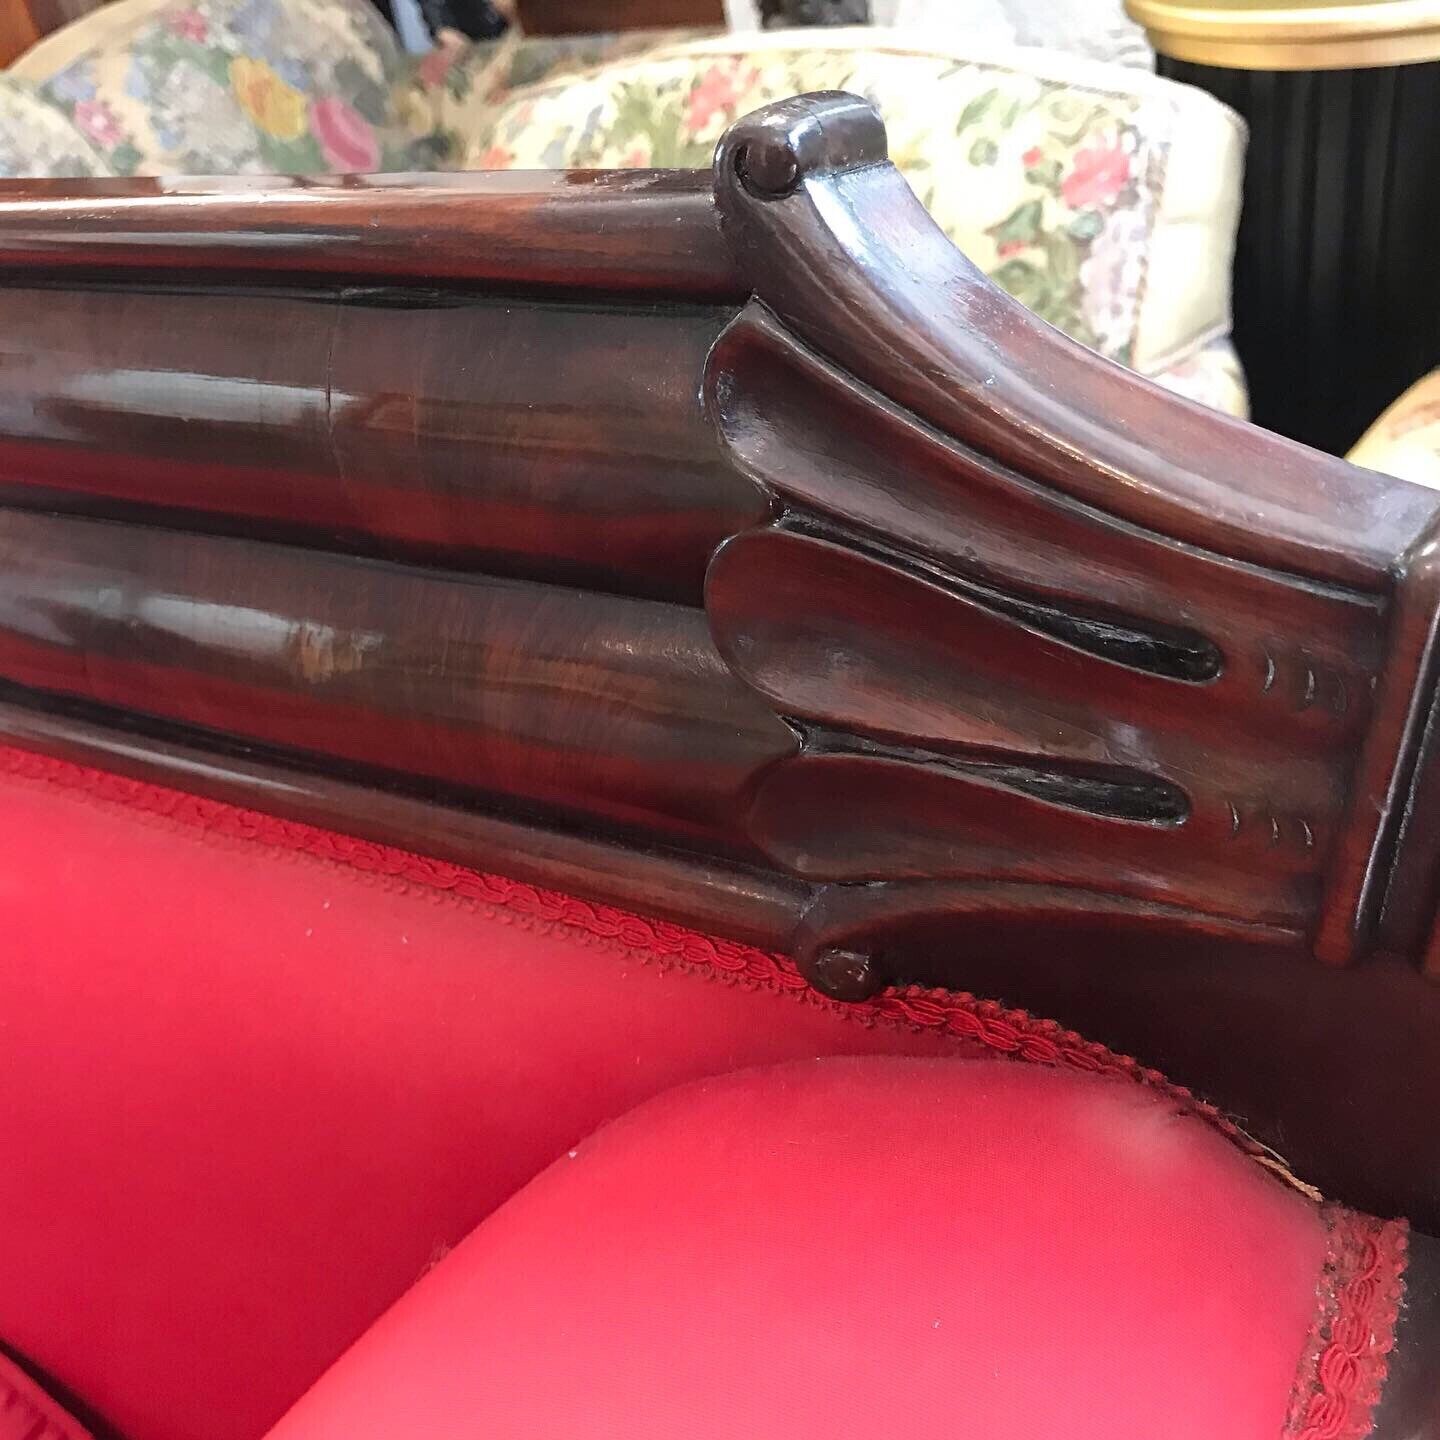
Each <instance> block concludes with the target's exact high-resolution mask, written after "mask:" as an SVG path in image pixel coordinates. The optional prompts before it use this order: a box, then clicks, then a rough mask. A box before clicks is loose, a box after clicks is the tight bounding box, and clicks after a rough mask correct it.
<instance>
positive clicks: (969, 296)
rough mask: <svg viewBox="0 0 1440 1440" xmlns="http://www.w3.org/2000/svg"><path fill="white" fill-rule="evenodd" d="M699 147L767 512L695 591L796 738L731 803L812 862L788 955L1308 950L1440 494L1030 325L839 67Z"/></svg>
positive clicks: (859, 991)
mask: <svg viewBox="0 0 1440 1440" xmlns="http://www.w3.org/2000/svg"><path fill="white" fill-rule="evenodd" d="M716 166H717V176H716V185H717V198H718V203H719V206H720V211H721V215H722V220H723V224H724V226H725V228H726V231H727V234H728V236H729V238H730V242H731V244H732V246H733V247H734V249H735V251H736V254H737V257H738V258H739V262H740V264H741V267H742V269H748V273H749V274H750V275H751V276H752V277H753V280H754V282H755V299H754V301H753V302H752V303H751V305H750V306H749V307H748V308H747V309H746V310H745V311H743V312H742V313H741V315H740V316H739V317H738V318H737V319H736V321H735V322H733V323H732V325H731V326H730V328H729V329H728V330H727V332H726V333H725V334H724V335H723V336H722V337H721V339H720V340H719V342H718V343H717V345H716V347H715V349H714V351H713V352H712V354H711V357H710V362H709V366H708V371H707V377H706V397H707V404H708V407H709V411H710V414H711V417H712V420H713V421H714V423H715V425H716V427H717V430H718V432H719V434H720V437H721V440H722V442H723V444H724V445H725V446H726V448H727V450H728V452H729V455H730V457H731V459H732V461H733V462H734V463H735V464H736V465H737V467H738V468H739V469H741V470H742V471H743V472H744V473H746V474H748V475H749V476H750V477H751V478H752V479H754V480H756V481H757V482H759V483H761V484H763V485H764V486H766V487H767V489H768V490H769V491H770V492H771V493H772V494H774V495H775V496H776V497H777V499H778V501H779V502H780V504H781V506H782V510H783V513H782V515H781V517H780V518H779V519H778V520H776V521H775V522H773V523H771V524H769V525H766V526H764V527H761V528H759V529H756V530H751V531H747V532H745V533H742V534H741V535H738V536H736V537H734V538H733V539H731V540H730V541H728V542H727V543H726V544H725V545H724V546H722V547H721V548H720V550H719V551H718V552H717V554H716V555H715V557H714V559H713V560H712V562H711V565H710V570H709V575H708V579H707V586H706V608H707V611H708V613H709V616H710V623H711V629H712V633H713V635H714V637H715V640H716V643H717V646H718V648H719V650H720V652H721V654H722V655H723V656H724V657H725V659H726V660H727V661H728V662H729V664H730V665H731V667H732V669H733V670H734V671H735V673H736V674H737V675H739V676H740V677H741V679H743V680H744V681H745V682H746V684H748V685H749V686H750V687H751V688H752V689H753V690H754V691H756V692H757V693H758V694H760V695H761V696H762V697H764V699H765V700H766V701H767V702H768V703H769V704H770V705H771V706H772V708H773V709H774V710H775V712H776V713H777V714H779V715H782V716H784V717H785V718H786V719H787V720H788V721H789V722H790V723H791V724H793V725H794V726H796V728H797V729H798V730H799V732H800V733H801V735H802V737H803V744H802V746H801V749H800V752H799V754H798V755H796V756H794V757H791V758H788V759H785V760H783V761H781V762H779V763H778V764H776V765H775V766H773V767H772V768H771V769H770V770H769V771H768V772H767V773H766V774H765V775H764V776H763V777H762V779H761V781H760V783H759V784H758V786H757V788H756V791H755V795H754V801H753V805H752V808H751V811H750V821H749V826H750V832H751V834H752V836H753V838H754V840H755V842H756V844H757V845H758V846H759V847H760V848H761V850H762V851H764V852H765V853H766V854H768V855H769V856H770V857H771V859H772V860H773V861H775V863H777V864H778V865H780V866H782V867H783V868H785V869H786V870H788V871H789V872H791V873H792V874H795V875H798V876H800V877H802V878H803V879H805V880H807V881H809V882H811V884H812V885H813V886H814V887H815V895H816V899H815V901H814V903H813V905H812V906H811V908H810V911H809V913H808V914H807V915H806V917H805V919H804V921H803V922H802V924H801V926H800V929H799V931H798V932H797V935H796V936H795V940H794V944H795V948H796V950H797V953H798V955H799V958H800V960H801V963H802V965H803V966H805V967H806V969H807V972H808V973H809V974H810V976H811V978H812V980H813V981H814V982H815V983H816V984H817V985H819V986H820V987H821V988H822V989H825V990H827V991H829V992H830V993H832V994H838V995H845V996H849V997H857V996H860V995H863V994H866V993H870V992H872V991H873V990H874V989H875V988H876V987H877V986H879V985H881V984H883V983H885V981H886V980H887V979H888V978H891V975H892V967H891V965H890V964H889V963H888V962H887V960H886V956H885V952H886V950H887V948H888V947H889V946H890V945H891V944H892V943H893V942H894V941H895V940H896V938H897V937H900V936H905V935H908V934H910V933H911V932H917V931H924V930H925V929H926V928H927V926H928V927H929V928H930V929H931V930H932V931H933V930H934V928H935V927H934V925H933V923H932V922H933V921H935V919H936V918H937V917H944V916H951V917H955V918H959V917H961V916H964V917H966V923H967V925H968V924H969V922H970V920H972V919H973V918H974V917H977V916H981V915H984V916H986V917H988V920H989V922H990V925H989V930H988V931H987V933H992V932H993V931H994V928H995V923H997V922H998V923H999V924H1000V925H1001V928H1002V929H1003V928H1004V926H1006V925H1012V926H1013V927H1014V928H1015V929H1016V931H1017V932H1019V931H1024V930H1026V929H1027V928H1029V929H1031V932H1032V933H1034V934H1038V933H1040V932H1041V931H1043V930H1045V929H1046V927H1058V928H1060V929H1062V930H1063V928H1064V927H1065V925H1066V924H1067V923H1070V924H1079V925H1081V926H1084V925H1091V924H1093V925H1096V926H1098V927H1099V928H1100V929H1102V930H1103V931H1104V932H1105V933H1106V934H1109V935H1116V936H1119V935H1123V934H1124V933H1126V932H1127V931H1128V932H1129V933H1132V934H1135V935H1139V936H1143V937H1146V938H1147V940H1151V941H1153V937H1154V936H1155V935H1156V934H1157V933H1174V932H1179V931H1189V932H1191V933H1199V934H1206V935H1210V936H1223V937H1226V938H1229V939H1242V940H1260V941H1263V942H1266V943H1270V944H1278V945H1289V946H1303V945H1309V946H1312V947H1313V946H1314V945H1315V943H1316V937H1317V934H1319V933H1320V931H1321V930H1322V929H1323V928H1324V927H1325V926H1326V924H1327V922H1328V923H1329V924H1330V927H1331V929H1332V930H1334V929H1335V928H1336V925H1335V922H1334V918H1333V917H1334V916H1336V915H1342V916H1344V915H1350V916H1353V915H1355V914H1357V913H1358V912H1359V910H1360V908H1361V907H1362V904H1363V895H1362V894H1361V893H1360V892H1361V890H1362V889H1363V888H1364V887H1363V883H1362V882H1361V881H1359V880H1357V878H1356V866H1355V856H1356V855H1357V854H1360V853H1363V852H1367V851H1368V850H1373V849H1375V848H1376V847H1377V846H1378V845H1380V844H1381V829H1382V824H1381V821H1380V820H1379V819H1377V815H1376V813H1375V810H1376V807H1375V806H1373V805H1372V804H1370V803H1369V800H1368V795H1367V796H1358V797H1357V795H1356V794H1355V793H1354V785H1353V783H1352V782H1353V777H1354V775H1355V773H1356V761H1357V756H1361V755H1362V751H1363V754H1364V757H1365V758H1364V759H1363V761H1362V765H1361V769H1362V771H1364V772H1365V773H1367V774H1368V773H1369V771H1372V770H1373V771H1375V772H1376V773H1380V772H1385V770H1386V760H1385V757H1386V756H1387V755H1389V756H1390V759H1391V762H1392V764H1391V768H1392V769H1393V768H1394V765H1396V764H1399V763H1400V760H1399V751H1400V748H1401V747H1400V744H1399V737H1398V734H1397V735H1392V734H1390V733H1389V732H1388V730H1387V728H1386V727H1387V726H1388V725H1389V724H1390V720H1391V719H1392V718H1393V717H1391V716H1390V715H1389V711H1390V710H1393V708H1394V706H1393V703H1392V701H1391V699H1389V698H1387V697H1388V692H1387V691H1386V690H1385V689H1384V688H1383V687H1382V691H1381V695H1380V700H1381V703H1380V705H1378V706H1377V705H1376V704H1375V703H1374V700H1373V696H1374V694H1375V690H1376V685H1377V681H1378V677H1379V676H1380V674H1381V671H1382V669H1383V668H1384V665H1385V657H1386V652H1387V648H1389V649H1393V636H1392V635H1391V634H1390V633H1389V628H1390V609H1391V603H1390V602H1391V600H1392V598H1393V586H1394V568H1395V565H1396V561H1397V557H1399V556H1402V555H1404V554H1405V553H1406V552H1407V551H1408V550H1409V549H1410V548H1411V547H1413V546H1414V545H1415V544H1416V543H1417V537H1419V536H1420V535H1421V534H1422V533H1423V531H1424V528H1425V525H1426V524H1427V522H1428V521H1429V519H1430V517H1431V516H1432V515H1433V513H1434V510H1435V497H1434V496H1432V495H1428V494H1426V493H1425V492H1422V491H1418V490H1417V489H1415V488H1414V487H1411V486H1407V485H1404V484H1403V483H1401V482H1398V481H1394V482H1392V481H1389V480H1386V479H1384V478H1382V477H1379V476H1372V475H1369V474H1368V473H1366V472H1360V471H1357V470H1355V469H1354V468H1353V467H1350V466H1348V465H1345V464H1344V463H1343V462H1341V461H1338V460H1334V459H1332V458H1330V457H1326V456H1320V455H1318V454H1316V453H1315V452H1312V451H1309V450H1306V449H1305V448H1304V447H1300V446H1296V445H1293V444H1291V443H1289V442H1287V441H1283V440H1281V439H1279V438H1278V437H1275V436H1272V435H1268V434H1267V433H1266V432H1264V431H1260V430H1258V429H1255V428H1254V427H1251V426H1246V425H1243V424H1240V423H1239V422H1235V421H1231V420H1228V419H1227V418H1225V417H1220V416H1216V415H1213V414H1211V413H1210V412H1207V411H1204V410H1202V409H1201V408H1200V407H1197V406H1194V405H1191V404H1189V403H1188V402H1185V401H1182V400H1180V399H1178V398H1176V397H1174V396H1171V395H1168V394H1165V393H1164V392H1161V391H1160V390H1158V389H1157V388H1156V387H1153V386H1151V385H1148V384H1147V383H1146V382H1144V381H1142V380H1140V379H1138V378H1137V377H1135V376H1133V375H1130V374H1128V373H1127V372H1124V371H1122V370H1120V369H1119V368H1118V367H1115V366H1112V365H1109V364H1108V363H1106V362H1103V361H1100V360H1098V359H1097V358H1096V357H1095V356H1093V355H1092V354H1090V353H1089V352H1087V351H1085V350H1083V349H1082V348H1081V347H1079V346H1077V345H1074V344H1073V343H1072V342H1070V341H1068V340H1067V339H1066V338H1065V337H1063V336H1061V335H1060V334H1059V333H1058V332H1056V331H1054V330H1052V329H1051V328H1050V327H1049V326H1047V325H1045V324H1043V323H1042V322H1041V321H1039V320H1038V319H1036V318H1035V317H1034V316H1033V315H1031V314H1030V313H1029V312H1028V311H1025V310H1024V309H1023V308H1021V307H1020V306H1018V305H1017V304H1015V302H1013V301H1011V300H1010V299H1009V298H1008V297H1006V296H1004V295H1003V294H1001V293H1000V292H999V291H998V290H996V289H995V287H994V286H992V285H991V284H990V283H989V282H988V281H987V280H986V279H985V278H984V277H983V276H982V275H980V274H979V272H978V271H976V270H975V269H974V268H973V267H972V266H970V265H969V264H968V262H966V261H965V260H964V258H963V257H962V256H960V255H959V254H958V253H957V252H956V251H955V250H954V249H953V247H952V246H950V244H949V243H948V241H946V240H945V238H944V237H943V236H942V235H941V234H940V232H939V231H938V230H937V229H936V228H935V226H934V225H933V223H932V222H931V221H930V220H929V217H928V216H927V215H926V214H925V212H924V210H923V208H922V207H921V206H920V205H919V202H918V201H917V200H916V199H915V198H914V196H913V195H912V194H911V192H910V191H909V189H908V187H907V186H906V185H905V183H904V181H903V180H902V179H901V177H900V176H899V174H898V173H897V172H896V171H895V170H894V168H893V167H892V166H890V165H889V163H888V161H887V157H886V143H885V134H884V129H883V126H882V125H881V123H880V121H879V119H878V117H877V116H876V115H875V113H874V111H873V110H872V109H871V108H870V107H869V106H868V105H867V104H865V103H864V102H863V101H861V100H858V99H856V98H855V97H853V96H846V95H817V96H807V97H799V98H797V99H795V100H792V101H787V102H785V103H783V104H781V105H777V106H773V107H771V108H769V109H768V110H765V111H761V112H759V113H758V114H756V115H754V116H751V117H748V118H747V119H746V120H744V121H742V122H741V123H740V124H739V125H737V126H736V127H735V128H734V129H733V130H732V131H731V132H730V134H729V135H727V137H726V138H725V140H724V141H723V142H722V144H721V146H720V149H719V152H718V154H717V157H716ZM1390 688H1391V689H1393V688H1394V683H1391V686H1390ZM1387 707H1388V708H1387ZM1377 714H1378V717H1379V718H1378V719H1377V718H1376V717H1377ZM1377 756H1379V757H1380V758H1379V759H1378V760H1377V759H1376V757H1377ZM1387 773H1388V772H1387ZM1372 778H1373V777H1372ZM1368 783H1370V782H1369V781H1367V784H1368ZM1352 882H1354V883H1352ZM1035 927H1038V929H1037V928H1035ZM942 929H943V927H942ZM1339 929H1340V930H1342V931H1345V926H1344V925H1343V924H1342V925H1340V926H1339ZM1345 935H1346V937H1347V938H1344V939H1342V941H1341V942H1340V943H1338V944H1337V945H1335V946H1334V947H1333V948H1334V951H1335V953H1334V954H1333V955H1332V956H1331V957H1330V958H1340V959H1343V958H1348V956H1349V954H1350V953H1353V951H1354V949H1355V948H1356V946H1355V938H1356V932H1355V927H1354V926H1353V924H1352V925H1351V926H1350V928H1349V930H1348V931H1345Z"/></svg>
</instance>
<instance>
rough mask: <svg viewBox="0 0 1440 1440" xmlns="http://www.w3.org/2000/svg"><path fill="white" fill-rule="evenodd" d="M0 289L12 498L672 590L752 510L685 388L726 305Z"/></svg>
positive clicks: (600, 583)
mask: <svg viewBox="0 0 1440 1440" xmlns="http://www.w3.org/2000/svg"><path fill="white" fill-rule="evenodd" d="M4 305H5V317H6V323H5V325H4V327H3V328H0V501H3V502H5V503H8V504H14V505H18V506H25V507H29V508H34V509H45V510H68V511H73V512H76V513H84V514H89V515H95V516H103V517H106V518H111V519H124V518H144V519H147V520H149V521H150V522H152V523H153V522H154V521H156V520H157V519H163V520H164V521H165V522H166V523H168V524H171V525H174V526H183V527H184V528H186V529H190V530H211V531H215V532H218V533H238V534H243V535H246V536H249V537H252V538H263V539H293V540H296V541H297V542H302V543H305V544H307V545H311V546H314V547H316V548H324V549H330V550H339V551H342V552H349V553H356V552H359V553H366V554H371V555H376V556H381V557H384V558H389V559H407V558H408V559H416V560H425V561H430V562H433V563H436V564H442V565H444V566H447V567H450V568H455V569H463V570H469V571H484V572H486V573H489V574H495V575H515V576H527V577H530V578H536V579H544V580H548V581H551V582H556V583H566V584H575V585H587V586H590V587H593V588H596V589H604V590H620V591H623V592H627V593H632V594H637V595H654V596H658V597H662V598H673V599H680V600H686V601H689V602H691V603H698V601H699V599H700V592H701V586H702V583H703V579H704V574H705V565H706V561H707V559H708V557H709V555H710V553H711V551H713V550H714V549H715V547H716V546H717V545H718V544H719V543H720V542H721V541H722V540H723V539H725V538H726V537H727V536H728V535H732V534H734V533H736V532H737V531H739V530H743V529H745V528H746V527H747V526H749V525H752V524H756V523H758V522H760V521H761V520H763V519H766V518H768V517H769V515H770V512H771V508H772V507H771V502H770V500H769V498H768V496H767V495H766V494H764V492H763V491H762V489H761V487H759V486H758V485H756V484H754V483H753V482H751V481H748V480H746V479H745V478H744V477H742V476H740V475H738V474H736V473H735V471H734V470H733V469H732V468H731V467H729V466H728V465H726V464H725V463H724V457H723V455H722V453H721V451H720V447H719V446H718V444H717V443H716V439H715V436H714V434H713V431H712V429H711V427H710V425H709V424H708V422H707V420H706V417H705V414H704V411H703V408H702V405H701V402H700V397H699V393H698V387H697V384H696V377H697V376H698V375H699V374H700V373H701V371H702V370H703V368H704V364H705V357H706V354H707V353H708V351H709V349H710V347H711V346H712V345H713V343H714V341H715V338H716V336H717V335H718V334H719V332H720V330H721V329H722V328H723V326H724V324H725V322H726V320H727V318H728V315H729V312H726V311H720V310H715V309H711V308H709V307H698V306H697V307H695V308H693V309H689V310H686V311H684V312H682V313H676V314H660V313H644V312H637V311H620V310H617V309H615V308H614V307H612V306H607V305H606V304H605V303H604V302H603V301H597V300H591V301H588V302H569V303H566V302H555V303H550V304H537V303H531V304H526V305H518V304H515V303H512V302H509V301H506V300H503V299H496V298H494V297H490V298H487V297H484V296H470V295H465V294H457V293H453V292H452V293H448V294H447V293H437V292H435V291H433V290H425V291H417V290H414V289H409V288H406V287H403V286H398V285H390V286H385V287H369V288H346V289H340V290H335V289H330V290H321V289H311V290H278V289H277V290H270V291H251V292H235V293H230V292H224V291H218V292H217V291H214V290H209V289H202V288H195V289H186V288H173V289H170V290H167V291H161V292H154V291H136V290H134V289H133V288H125V287H121V286H118V285H114V284H111V285H108V286H91V287H88V288H87V287H84V286H76V287H73V288H71V287H67V288H63V289H61V288H58V287H51V288H38V287H31V288H25V287H22V286H19V285H15V286H11V287H10V288H9V289H8V290H6V292H5V295H4ZM577 396H583V404H582V403H576V402H577Z"/></svg>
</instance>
